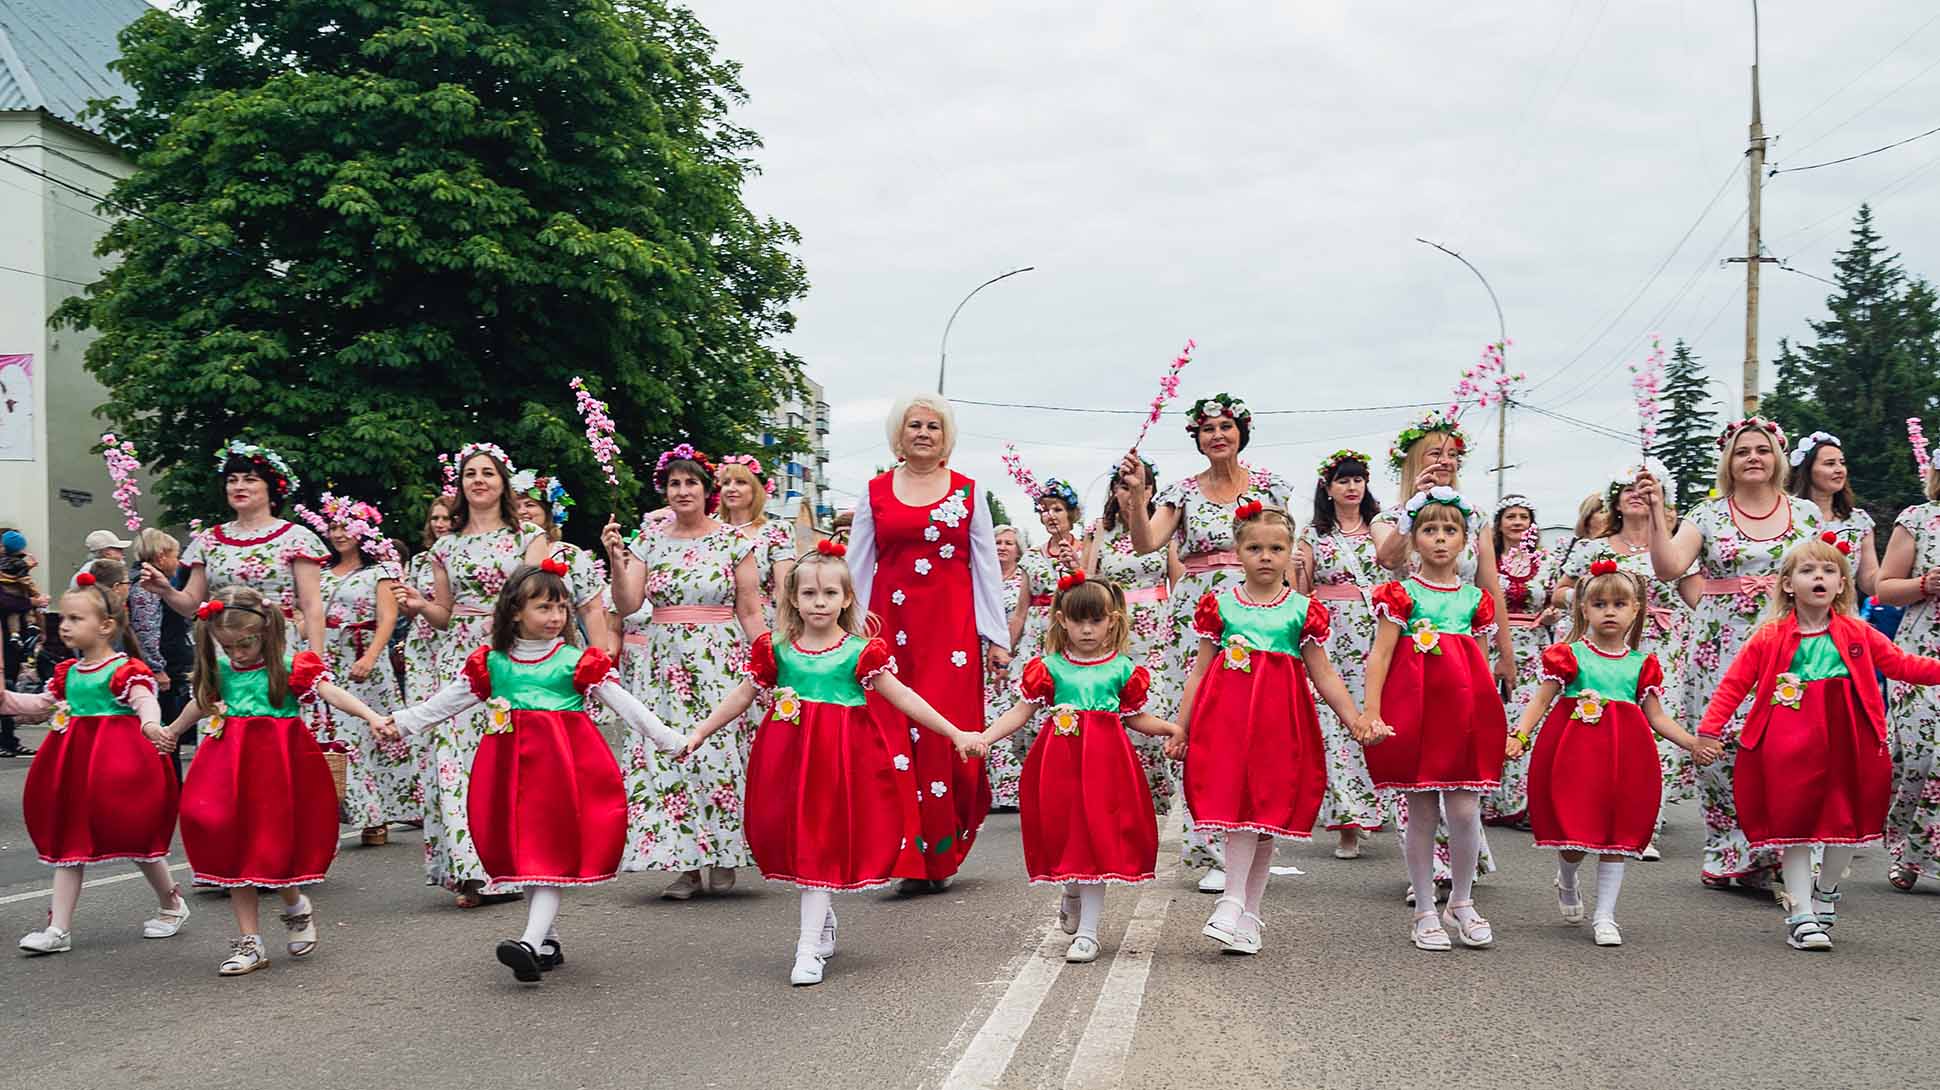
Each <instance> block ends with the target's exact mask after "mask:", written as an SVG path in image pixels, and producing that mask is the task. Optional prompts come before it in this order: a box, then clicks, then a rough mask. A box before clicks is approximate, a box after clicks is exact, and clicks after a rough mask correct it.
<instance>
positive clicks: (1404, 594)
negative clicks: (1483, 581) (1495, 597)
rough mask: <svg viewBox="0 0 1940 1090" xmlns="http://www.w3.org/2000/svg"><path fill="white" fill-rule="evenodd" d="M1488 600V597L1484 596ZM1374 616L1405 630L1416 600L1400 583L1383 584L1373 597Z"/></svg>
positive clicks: (1375, 590)
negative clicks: (1409, 595)
mask: <svg viewBox="0 0 1940 1090" xmlns="http://www.w3.org/2000/svg"><path fill="white" fill-rule="evenodd" d="M1482 597H1483V600H1484V601H1487V600H1488V595H1486V594H1485V595H1483V596H1482ZM1371 599H1372V601H1373V603H1374V615H1375V616H1376V617H1379V618H1381V619H1382V620H1384V621H1392V622H1394V623H1395V624H1398V625H1400V626H1401V627H1403V628H1406V627H1408V618H1409V617H1412V616H1414V613H1415V600H1414V599H1413V598H1410V597H1408V588H1407V587H1405V586H1402V585H1401V584H1400V583H1399V582H1391V583H1383V584H1381V585H1380V586H1378V587H1375V588H1374V593H1373V595H1371Z"/></svg>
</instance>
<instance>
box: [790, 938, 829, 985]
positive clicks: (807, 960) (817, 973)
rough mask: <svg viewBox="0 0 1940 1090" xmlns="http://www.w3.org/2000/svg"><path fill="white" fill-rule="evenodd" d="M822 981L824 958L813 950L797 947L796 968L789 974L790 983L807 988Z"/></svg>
mask: <svg viewBox="0 0 1940 1090" xmlns="http://www.w3.org/2000/svg"><path fill="white" fill-rule="evenodd" d="M821 982H822V959H821V958H818V957H816V956H815V952H814V951H813V950H803V949H802V948H800V947H799V946H798V947H796V948H795V968H794V969H793V970H791V971H790V972H789V974H788V983H789V984H791V985H793V986H795V987H797V988H805V987H808V986H810V985H814V984H820V983H821Z"/></svg>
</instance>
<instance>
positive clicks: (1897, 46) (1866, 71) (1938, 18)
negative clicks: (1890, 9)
mask: <svg viewBox="0 0 1940 1090" xmlns="http://www.w3.org/2000/svg"><path fill="white" fill-rule="evenodd" d="M1936 22H1940V15H1935V16H1934V17H1933V18H1931V19H1928V20H1927V21H1926V22H1924V23H1921V24H1920V25H1919V27H1918V28H1916V29H1915V30H1914V31H1913V32H1912V33H1910V34H1908V35H1907V36H1906V37H1904V38H1901V39H1900V40H1899V41H1898V42H1895V43H1894V45H1893V48H1891V49H1889V50H1887V51H1886V52H1884V53H1881V54H1880V55H1879V58H1878V59H1877V60H1875V61H1873V63H1871V64H1869V65H1867V66H1866V67H1865V68H1863V69H1861V70H1860V71H1859V74H1858V75H1855V76H1854V77H1852V78H1851V79H1849V80H1847V81H1846V82H1844V83H1842V84H1840V85H1839V89H1838V90H1836V91H1834V92H1832V93H1831V94H1829V95H1827V96H1825V97H1824V98H1822V99H1820V100H1819V101H1818V104H1817V105H1815V106H1813V107H1812V108H1811V109H1809V110H1807V111H1805V112H1804V113H1803V114H1800V115H1799V116H1798V118H1797V119H1796V120H1794V121H1793V122H1792V124H1793V125H1794V126H1798V125H1803V124H1805V122H1806V119H1807V118H1810V117H1811V116H1812V115H1813V114H1816V113H1818V112H1819V111H1820V110H1822V109H1824V108H1825V105H1826V103H1828V102H1831V101H1832V100H1833V99H1835V98H1838V97H1839V96H1840V95H1843V94H1845V93H1846V91H1847V89H1848V88H1850V87H1851V86H1852V85H1853V84H1855V83H1858V82H1859V81H1860V80H1862V79H1864V78H1866V77H1867V76H1869V75H1871V74H1872V71H1873V69H1875V68H1878V67H1879V66H1880V65H1882V64H1885V63H1886V61H1887V60H1888V59H1890V58H1891V57H1892V56H1893V54H1895V53H1898V52H1899V51H1900V50H1901V49H1903V48H1905V46H1906V43H1908V42H1910V41H1912V40H1913V39H1915V38H1917V37H1919V36H1920V35H1921V34H1923V33H1925V32H1926V29H1927V28H1928V27H1930V26H1932V25H1933V24H1934V23H1936ZM1788 131H1789V130H1788Z"/></svg>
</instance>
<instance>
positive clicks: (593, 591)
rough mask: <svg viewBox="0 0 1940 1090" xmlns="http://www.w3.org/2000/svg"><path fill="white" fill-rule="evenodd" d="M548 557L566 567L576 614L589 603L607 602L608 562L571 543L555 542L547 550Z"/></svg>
mask: <svg viewBox="0 0 1940 1090" xmlns="http://www.w3.org/2000/svg"><path fill="white" fill-rule="evenodd" d="M546 557H547V559H550V560H557V561H559V562H560V563H561V564H564V565H566V588H567V589H568V590H569V591H571V592H572V596H573V611H574V612H575V613H577V612H578V611H579V610H582V609H585V608H586V606H587V604H588V603H589V602H603V601H605V600H606V595H607V589H606V562H605V561H604V560H601V559H600V558H599V556H598V554H596V553H594V552H593V551H592V550H591V549H582V548H580V547H579V546H577V545H575V544H573V543H572V542H570V541H555V542H553V543H552V545H551V546H550V547H549V548H547V549H546Z"/></svg>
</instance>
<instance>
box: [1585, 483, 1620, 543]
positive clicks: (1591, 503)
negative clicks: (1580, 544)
mask: <svg viewBox="0 0 1940 1090" xmlns="http://www.w3.org/2000/svg"><path fill="white" fill-rule="evenodd" d="M1614 510H1615V508H1614V505H1612V504H1611V503H1609V502H1608V501H1607V500H1606V499H1604V496H1603V493H1601V492H1592V493H1590V494H1589V495H1587V496H1585V497H1583V502H1582V503H1579V504H1577V505H1576V536H1577V537H1578V538H1580V539H1587V538H1593V537H1602V536H1603V534H1604V532H1605V531H1607V530H1608V529H1610V524H1611V522H1612V521H1613V512H1614ZM1599 515H1601V516H1602V517H1603V527H1602V528H1601V529H1599V528H1598V527H1597V524H1596V522H1597V516H1599Z"/></svg>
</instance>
